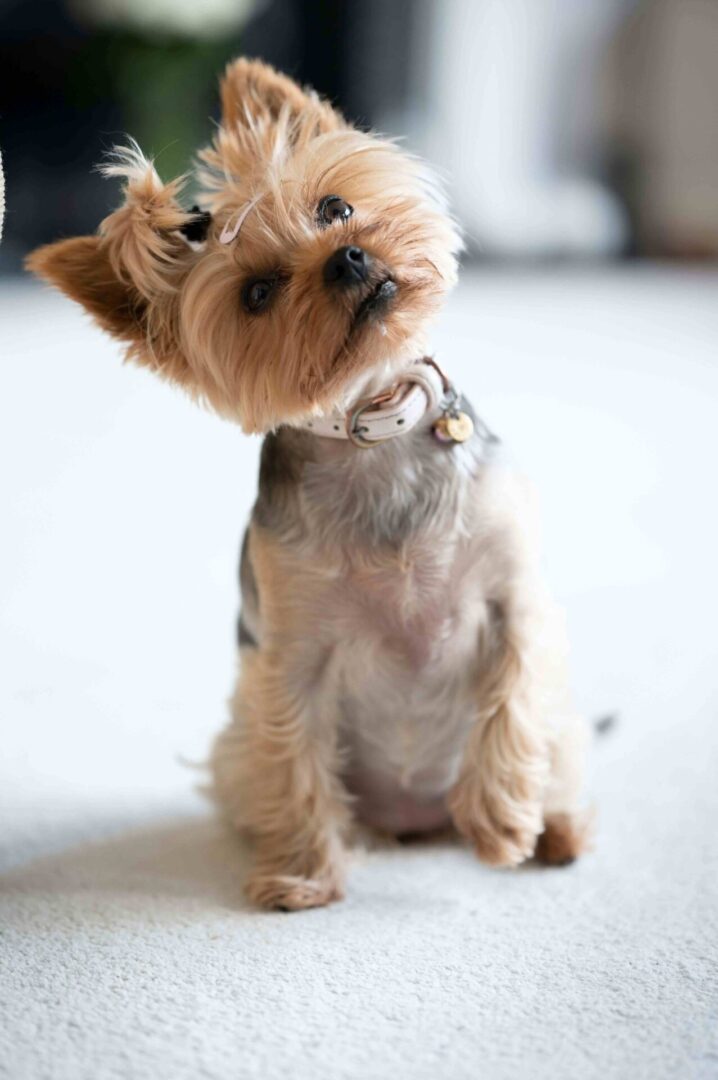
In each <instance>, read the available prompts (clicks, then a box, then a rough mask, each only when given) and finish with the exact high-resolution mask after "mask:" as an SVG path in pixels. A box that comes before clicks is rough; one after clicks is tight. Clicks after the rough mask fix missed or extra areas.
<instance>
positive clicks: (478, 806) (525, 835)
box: [451, 792, 543, 866]
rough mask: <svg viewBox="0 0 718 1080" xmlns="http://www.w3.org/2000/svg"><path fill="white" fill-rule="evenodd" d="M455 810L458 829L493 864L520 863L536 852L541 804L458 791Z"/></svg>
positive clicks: (540, 825)
mask: <svg viewBox="0 0 718 1080" xmlns="http://www.w3.org/2000/svg"><path fill="white" fill-rule="evenodd" d="M451 809H452V816H453V819H454V824H455V825H456V828H457V829H458V830H459V832H460V833H461V835H462V836H465V837H466V839H467V840H468V841H469V843H471V845H472V846H473V848H474V851H475V852H476V854H477V855H478V857H479V858H480V859H481V861H482V862H484V863H487V864H488V865H489V866H519V865H520V864H521V863H522V862H525V861H526V859H530V858H531V856H532V855H533V853H534V851H535V849H536V843H537V840H538V836H539V833H540V832H541V829H542V824H543V823H542V820H541V810H540V806H539V805H536V806H535V807H534V806H531V805H517V804H516V803H515V802H514V801H513V800H511V799H506V800H496V801H493V800H490V799H487V798H486V797H485V796H481V797H476V795H475V793H474V796H473V797H472V798H467V797H466V792H457V793H456V794H455V797H454V799H453V801H452V808H451Z"/></svg>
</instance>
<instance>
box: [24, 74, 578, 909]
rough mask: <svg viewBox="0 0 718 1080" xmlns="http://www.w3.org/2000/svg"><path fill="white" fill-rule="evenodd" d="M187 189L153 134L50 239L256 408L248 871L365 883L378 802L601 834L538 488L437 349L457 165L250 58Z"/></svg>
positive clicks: (238, 414)
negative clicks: (433, 332)
mask: <svg viewBox="0 0 718 1080" xmlns="http://www.w3.org/2000/svg"><path fill="white" fill-rule="evenodd" d="M221 102H222V114H221V122H220V124H219V127H218V129H217V133H216V136H215V138H214V141H213V143H212V144H211V145H210V146H209V147H208V148H206V149H205V150H203V151H201V153H200V155H199V166H198V172H197V178H198V182H199V185H200V187H201V190H202V194H201V197H200V202H201V205H202V207H203V208H204V209H202V210H200V209H199V208H198V207H193V208H192V209H191V210H189V209H186V208H183V207H182V205H181V204H180V201H179V197H180V192H181V188H182V184H183V180H182V179H178V180H173V181H172V182H171V183H167V184H163V183H162V182H161V181H160V179H159V177H158V175H157V173H156V171H155V169H154V166H153V164H152V162H151V161H149V160H147V159H146V158H145V157H144V156H143V155H142V153H141V151H140V149H139V147H137V146H136V144H132V145H130V146H129V148H127V149H125V150H121V151H119V152H116V154H115V157H114V158H113V159H112V160H111V161H110V163H109V164H108V165H106V166H105V167H104V172H105V174H106V175H110V176H119V177H121V178H122V179H123V181H124V203H123V205H122V206H120V207H119V209H117V210H116V211H115V212H114V213H112V214H110V215H109V217H107V218H106V219H105V220H104V221H103V222H102V224H101V225H100V227H99V231H98V233H97V235H93V236H84V237H77V238H73V239H67V240H62V241H60V242H58V243H55V244H51V245H49V246H46V247H43V248H40V249H38V250H37V251H36V252H34V253H33V254H32V255H31V256H30V258H29V267H30V269H31V270H32V271H34V272H35V273H36V274H37V275H39V276H40V277H41V278H44V279H45V280H47V281H49V282H50V283H52V284H54V285H55V286H57V287H59V288H60V289H61V290H63V291H64V292H65V293H66V294H67V295H68V296H70V297H72V298H73V299H74V300H76V301H79V303H80V304H82V305H84V307H85V308H86V309H87V311H88V312H89V313H90V314H91V315H92V316H93V317H94V318H95V320H96V321H97V322H98V323H99V325H100V326H101V327H103V328H104V329H105V330H106V331H108V332H109V333H110V334H112V335H114V337H116V338H117V339H118V340H119V341H121V342H122V343H123V345H124V347H125V351H126V355H127V357H128V358H129V359H131V360H133V361H135V362H137V363H138V364H141V365H144V366H145V367H149V368H150V369H151V370H153V371H155V372H156V373H157V374H158V375H159V376H161V377H162V378H164V379H166V380H168V381H169V382H171V383H173V384H175V385H177V386H180V387H182V388H183V389H184V390H185V391H187V392H188V393H190V394H191V395H192V396H193V397H194V398H196V399H197V400H199V401H201V402H203V403H205V404H207V405H209V406H210V407H211V408H212V409H213V410H214V411H215V412H216V413H218V414H219V415H220V416H222V417H225V418H227V419H229V420H232V421H234V422H236V423H238V424H240V425H241V427H242V428H243V429H244V431H246V432H261V433H263V434H264V442H263V448H262V454H261V465H260V476H259V491H258V497H257V501H256V504H255V506H254V510H253V513H252V518H251V522H250V524H249V527H248V530H247V532H246V535H245V538H244V542H243V545H242V554H241V567H240V580H241V594H242V606H241V616H240V618H239V624H238V631H239V632H238V637H239V653H240V673H239V677H238V681H237V686H236V691H235V694H234V698H233V702H232V718H231V722H230V724H229V726H228V727H227V729H226V730H225V731H224V732H223V733H221V734H220V735H219V737H218V738H217V740H216V742H215V744H214V748H213V751H212V754H211V766H212V773H213V790H214V792H215V794H216V798H217V799H218V801H219V803H220V804H221V805H222V807H223V808H224V810H225V811H226V813H227V814H228V815H229V817H230V818H231V820H232V821H233V822H234V823H235V824H236V825H237V826H238V827H240V828H241V829H243V830H246V831H247V832H248V833H249V834H251V836H252V838H253V843H254V863H253V868H252V870H251V872H250V875H249V877H248V881H247V885H246V892H247V895H248V897H249V898H250V900H251V901H252V902H254V903H255V904H257V905H259V906H261V907H265V908H276V909H283V910H296V909H302V908H309V907H315V906H319V905H324V904H327V903H329V902H331V901H334V900H338V899H340V898H341V897H343V895H344V891H345V877H346V849H347V844H348V838H349V837H350V835H351V827H352V823H353V822H354V821H359V822H363V823H365V824H367V825H369V826H371V827H373V828H375V829H379V830H382V831H384V832H389V833H392V834H396V835H399V836H401V835H402V834H408V833H416V832H427V831H430V830H438V829H443V828H446V827H447V826H449V827H451V828H453V829H455V830H458V833H459V834H461V836H463V837H464V838H466V840H467V841H468V842H469V843H470V844H471V845H472V847H473V849H474V850H475V852H476V853H477V855H478V856H479V858H480V859H482V860H483V861H484V862H485V863H488V864H491V865H492V866H497V867H514V866H517V865H518V864H520V863H522V862H523V861H524V860H526V859H529V858H531V857H532V856H535V857H537V858H538V859H540V860H542V861H543V862H544V863H547V864H552V865H560V864H565V863H568V862H570V861H572V860H573V859H575V858H576V857H577V856H578V855H579V854H580V853H581V852H583V851H584V850H585V849H586V847H587V846H588V843H589V833H590V829H589V824H588V819H587V814H586V812H585V810H584V809H583V804H582V767H583V759H584V750H585V732H586V727H585V725H584V723H583V721H582V719H581V718H580V717H579V715H578V714H577V713H576V710H575V708H574V705H573V704H572V701H571V697H570V693H569V691H568V685H567V676H566V663H565V655H566V646H565V635H564V632H563V629H562V619H561V615H560V612H559V610H558V609H557V607H556V605H555V604H554V603H553V602H552V601H551V599H550V597H549V594H548V593H547V591H546V589H545V587H544V584H543V582H542V579H541V574H540V572H539V569H538V542H537V539H536V536H537V531H536V524H535V512H534V508H533V499H532V496H531V495H530V493H529V489H528V488H527V486H526V484H525V483H524V482H523V481H522V480H521V479H520V478H519V477H518V476H517V474H516V472H515V471H514V470H513V469H512V468H511V467H510V466H509V465H507V463H506V461H505V458H504V455H503V451H502V448H501V444H500V442H499V440H498V439H497V438H496V437H495V436H494V435H493V434H492V433H491V432H490V431H489V429H488V428H487V426H486V424H485V423H484V422H483V421H482V420H480V419H479V418H478V417H477V416H476V414H475V413H474V412H473V410H472V408H471V406H470V405H469V404H468V402H467V401H466V400H465V399H464V398H463V397H462V396H461V395H460V393H459V392H458V390H457V389H455V388H454V386H453V385H452V383H451V382H450V379H449V378H448V376H447V375H446V374H445V373H444V371H443V370H442V368H441V367H440V366H439V364H438V363H437V362H436V361H435V360H434V359H433V358H432V357H431V356H430V353H429V345H428V340H427V331H428V327H429V325H430V323H431V320H432V318H433V317H434V316H435V315H436V314H437V312H438V311H439V310H440V308H441V306H442V304H443V302H444V299H445V297H446V294H447V292H448V291H449V290H450V288H451V287H452V286H453V284H454V283H455V281H456V277H457V257H458V255H459V253H460V250H461V240H460V236H459V233H458V230H457V227H456V225H455V223H454V221H453V220H452V218H451V217H450V215H449V213H448V211H447V208H446V204H445V201H444V198H443V196H442V194H441V191H440V189H439V187H438V185H437V182H436V180H435V179H434V177H433V176H432V173H431V171H430V170H429V169H428V168H427V167H426V166H425V165H423V164H422V163H421V162H420V161H418V160H416V159H415V158H414V157H412V156H410V155H409V154H407V153H405V152H404V151H403V150H401V149H400V148H399V147H398V146H397V145H396V144H395V143H394V142H391V141H389V140H386V139H384V138H381V137H379V136H377V135H375V134H373V133H366V132H363V131H359V130H357V129H356V128H354V127H352V126H351V125H350V124H348V123H347V122H346V121H345V120H344V118H343V117H342V116H341V115H340V114H339V113H338V112H337V111H336V110H335V109H334V108H333V107H332V106H331V105H330V104H329V103H327V102H326V101H324V100H322V99H321V98H320V97H319V96H318V95H317V94H316V93H315V92H314V91H312V90H310V89H303V88H301V87H300V86H299V85H297V83H295V82H294V81H292V80H291V79H289V78H287V77H286V76H284V75H282V74H280V73H278V72H276V71H275V70H274V69H273V68H271V67H269V66H268V65H266V64H264V63H261V62H258V61H253V60H248V59H239V60H237V61H235V62H234V63H232V64H230V65H229V67H228V68H227V70H226V72H225V75H224V78H223V79H222V82H221Z"/></svg>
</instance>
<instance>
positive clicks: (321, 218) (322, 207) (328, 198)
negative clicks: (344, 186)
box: [317, 195, 354, 228]
mask: <svg viewBox="0 0 718 1080" xmlns="http://www.w3.org/2000/svg"><path fill="white" fill-rule="evenodd" d="M353 213H354V207H353V206H350V205H349V203H348V202H346V201H345V200H344V199H342V197H341V195H325V196H324V198H323V199H322V201H321V202H320V203H319V206H318V207H317V221H318V222H319V224H320V225H321V226H322V228H324V227H326V226H327V225H333V224H334V222H335V221H348V220H349V218H350V217H351V216H352V214H353Z"/></svg>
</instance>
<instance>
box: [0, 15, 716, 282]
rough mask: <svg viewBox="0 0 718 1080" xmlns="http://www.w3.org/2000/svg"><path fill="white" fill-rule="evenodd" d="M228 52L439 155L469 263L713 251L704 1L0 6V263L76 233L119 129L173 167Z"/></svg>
mask: <svg viewBox="0 0 718 1080" xmlns="http://www.w3.org/2000/svg"><path fill="white" fill-rule="evenodd" d="M238 53H246V54H249V55H254V56H260V57H263V58H265V59H266V60H268V61H270V62H271V63H273V64H275V65H276V66H278V67H279V68H281V69H283V70H285V71H287V72H289V73H291V74H293V75H294V76H296V77H297V78H298V79H299V80H301V81H303V82H309V83H311V84H312V85H314V86H315V87H316V88H317V89H318V90H319V91H320V92H321V93H322V94H324V95H326V96H327V97H329V98H330V99H331V100H332V101H333V102H335V103H336V104H338V105H339V106H340V107H341V108H342V109H343V110H344V112H345V113H346V115H347V116H348V117H349V118H351V119H352V120H354V121H357V122H359V123H361V124H366V125H371V126H374V127H377V128H379V129H380V130H382V131H385V132H389V133H391V134H398V135H401V136H404V137H406V141H407V143H408V145H409V146H410V147H411V148H413V149H415V150H417V151H419V152H421V153H423V154H425V155H427V156H428V157H429V158H430V159H431V160H432V161H434V162H435V163H437V164H439V165H440V166H441V168H442V170H443V171H445V173H446V176H447V179H448V180H449V186H450V189H451V194H452V197H453V205H454V207H455V209H456V211H457V213H458V216H459V218H460V219H461V221H462V223H463V225H464V227H465V229H466V232H467V238H468V241H469V251H470V255H471V256H472V257H474V258H483V259H487V260H488V259H524V260H525V259H531V260H535V259H539V260H540V259H556V258H564V259H565V258H572V257H573V258H596V257H610V258H626V257H630V256H658V257H670V258H679V259H697V258H714V257H715V256H716V255H717V254H718V124H716V123H715V111H716V105H717V104H718V63H716V57H717V56H718V3H716V2H715V0H391V2H387V0H203V2H199V0H32V3H28V2H27V0H0V87H1V93H0V149H1V150H2V152H3V156H4V160H5V169H6V174H7V176H6V183H7V221H6V226H5V239H4V243H3V245H2V248H1V249H0V272H2V273H4V274H16V273H18V272H19V271H20V267H21V261H22V258H23V255H24V254H25V253H26V252H27V251H28V250H29V249H31V248H32V247H33V246H35V245H37V244H39V243H42V242H45V241H48V240H51V239H53V238H56V237H58V236H61V235H71V234H75V233H82V232H91V231H93V230H94V229H95V228H96V226H97V224H98V222H99V221H100V219H101V218H102V217H103V215H104V214H105V213H107V212H108V210H109V209H110V208H111V206H112V205H113V203H114V201H115V200H116V197H117V193H116V189H115V188H114V186H113V185H110V184H106V183H103V182H101V181H100V179H99V178H98V176H97V175H96V174H94V173H93V172H92V169H93V166H94V165H95V164H96V163H97V162H98V161H99V160H101V158H102V155H103V153H104V152H105V151H106V150H107V148H108V147H109V146H111V145H112V143H113V142H115V141H116V140H117V139H118V138H120V137H121V136H122V134H123V133H125V132H128V133H130V134H132V135H133V136H134V137H135V138H137V140H138V141H139V143H140V145H141V146H142V147H143V149H144V150H145V151H146V152H148V153H151V154H153V155H155V156H156V159H157V166H158V169H159V172H160V174H161V175H162V176H163V177H164V178H169V177H170V176H172V175H175V174H177V173H179V172H182V171H184V170H185V169H187V168H188V167H189V166H190V164H191V161H192V156H193V153H194V152H195V150H196V149H197V147H198V146H199V145H201V144H202V143H204V142H205V141H207V140H208V138H209V136H210V133H211V122H210V121H211V118H213V117H216V77H217V74H218V73H219V72H220V71H221V70H222V68H223V66H224V64H225V63H226V62H227V61H228V60H229V59H230V58H232V57H233V56H235V55H237V54H238Z"/></svg>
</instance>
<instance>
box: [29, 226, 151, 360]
mask: <svg viewBox="0 0 718 1080" xmlns="http://www.w3.org/2000/svg"><path fill="white" fill-rule="evenodd" d="M25 265H26V266H27V268H28V270H31V271H32V273H33V274H36V275H37V276H38V277H39V278H42V279H43V281H47V282H49V283H50V284H51V285H54V286H55V287H56V288H58V289H60V291H61V292H64V293H65V294H66V295H67V296H69V297H70V299H71V300H75V301H77V303H78V304H82V306H83V307H84V308H85V309H86V311H88V312H89V313H90V315H92V316H93V318H94V319H95V320H96V321H97V322H98V323H99V324H100V326H101V327H102V329H103V330H107V331H108V333H110V334H112V336H113V337H117V338H119V339H120V340H121V341H126V342H128V343H132V342H137V341H140V340H141V338H142V322H143V312H144V308H145V306H146V305H145V304H144V303H143V302H142V300H141V298H140V296H139V294H138V293H137V292H136V291H135V290H133V289H131V288H130V287H129V286H128V285H127V283H126V282H125V281H122V280H121V279H120V278H118V277H117V275H116V273H115V271H114V269H113V267H112V264H111V262H110V256H109V250H108V247H107V244H106V243H103V241H102V238H101V237H99V236H75V237H73V238H72V239H71V240H59V241H58V242H57V243H55V244H46V245H45V247H41V248H37V250H36V251H33V252H32V254H31V255H29V256H28V257H27V260H26V263H25Z"/></svg>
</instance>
